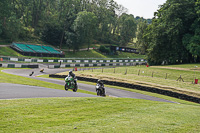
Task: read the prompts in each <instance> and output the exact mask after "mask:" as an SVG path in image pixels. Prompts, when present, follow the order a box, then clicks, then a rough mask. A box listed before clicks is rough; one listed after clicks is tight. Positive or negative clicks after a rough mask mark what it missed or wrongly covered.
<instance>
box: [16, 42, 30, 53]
mask: <svg viewBox="0 0 200 133" xmlns="http://www.w3.org/2000/svg"><path fill="white" fill-rule="evenodd" d="M13 45H14V46H16V47H18V48H19V49H21V50H22V51H24V52H34V51H33V50H32V49H30V48H29V47H27V46H26V45H24V44H16V43H13Z"/></svg>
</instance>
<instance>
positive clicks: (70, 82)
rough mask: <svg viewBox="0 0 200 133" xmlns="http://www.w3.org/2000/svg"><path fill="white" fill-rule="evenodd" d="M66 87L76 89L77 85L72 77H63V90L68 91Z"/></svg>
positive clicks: (74, 90)
mask: <svg viewBox="0 0 200 133" xmlns="http://www.w3.org/2000/svg"><path fill="white" fill-rule="evenodd" d="M68 89H72V91H73V92H76V91H77V90H78V86H77V85H76V83H75V81H74V78H72V77H71V76H67V77H66V78H65V90H66V91H68Z"/></svg>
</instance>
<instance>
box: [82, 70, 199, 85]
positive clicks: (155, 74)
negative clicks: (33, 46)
mask: <svg viewBox="0 0 200 133" xmlns="http://www.w3.org/2000/svg"><path fill="white" fill-rule="evenodd" d="M87 70H89V71H91V72H96V73H106V74H108V75H109V74H112V75H113V74H122V75H133V76H136V75H137V76H143V77H150V78H160V79H169V80H175V81H181V82H190V83H195V82H196V83H197V81H198V79H199V78H200V72H199V71H196V70H189V71H183V70H177V69H156V68H152V69H149V68H146V67H144V66H133V67H112V68H87ZM83 71H84V69H83Z"/></svg>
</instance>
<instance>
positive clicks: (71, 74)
mask: <svg viewBox="0 0 200 133" xmlns="http://www.w3.org/2000/svg"><path fill="white" fill-rule="evenodd" d="M68 77H72V78H73V79H74V83H75V87H77V82H76V80H77V79H76V75H75V74H74V73H73V72H72V71H71V70H70V71H69V74H68Z"/></svg>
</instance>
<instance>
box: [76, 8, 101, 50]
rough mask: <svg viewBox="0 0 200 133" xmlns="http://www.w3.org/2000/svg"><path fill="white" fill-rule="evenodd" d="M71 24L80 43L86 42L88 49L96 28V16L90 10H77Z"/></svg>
mask: <svg viewBox="0 0 200 133" xmlns="http://www.w3.org/2000/svg"><path fill="white" fill-rule="evenodd" d="M73 26H74V31H75V32H76V34H77V35H78V40H79V41H80V42H81V45H83V44H84V43H87V44H88V50H89V46H90V44H91V41H92V39H93V36H94V34H95V32H96V28H97V17H96V16H95V15H94V13H91V12H87V11H83V12H79V13H78V15H77V18H76V19H75V21H74V25H73Z"/></svg>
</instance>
